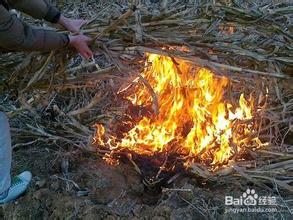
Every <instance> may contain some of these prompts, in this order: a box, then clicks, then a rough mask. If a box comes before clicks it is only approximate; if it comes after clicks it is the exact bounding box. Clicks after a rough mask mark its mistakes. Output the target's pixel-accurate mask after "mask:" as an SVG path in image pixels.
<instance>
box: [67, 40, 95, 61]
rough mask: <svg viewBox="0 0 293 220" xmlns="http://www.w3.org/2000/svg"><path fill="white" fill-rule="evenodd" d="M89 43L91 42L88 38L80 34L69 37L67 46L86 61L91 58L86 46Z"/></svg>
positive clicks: (89, 50)
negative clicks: (72, 48)
mask: <svg viewBox="0 0 293 220" xmlns="http://www.w3.org/2000/svg"><path fill="white" fill-rule="evenodd" d="M90 41H92V39H91V38H90V37H87V36H85V35H82V34H79V35H71V36H69V45H71V46H72V47H74V48H75V49H76V50H77V51H78V52H79V53H80V54H81V55H82V56H83V57H84V58H86V59H89V58H91V57H92V56H93V52H92V51H91V49H90V48H89V46H88V44H89V43H90Z"/></svg>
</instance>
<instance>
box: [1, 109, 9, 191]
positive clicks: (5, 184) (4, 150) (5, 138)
mask: <svg viewBox="0 0 293 220" xmlns="http://www.w3.org/2000/svg"><path fill="white" fill-rule="evenodd" d="M10 168H11V137H10V128H9V123H8V119H7V117H6V115H5V114H4V113H3V112H0V196H1V194H3V193H4V192H5V191H7V190H8V188H9V187H10V184H11V179H10Z"/></svg>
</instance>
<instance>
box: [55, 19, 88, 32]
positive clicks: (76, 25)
mask: <svg viewBox="0 0 293 220" xmlns="http://www.w3.org/2000/svg"><path fill="white" fill-rule="evenodd" d="M88 22H89V21H88V20H84V19H70V18H67V17H64V16H63V15H61V16H60V19H59V21H58V24H60V25H62V26H63V27H64V28H65V29H66V30H68V31H70V32H71V33H79V31H80V29H81V27H82V26H84V25H86V24H87V23H88Z"/></svg>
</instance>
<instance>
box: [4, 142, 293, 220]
mask: <svg viewBox="0 0 293 220" xmlns="http://www.w3.org/2000/svg"><path fill="white" fill-rule="evenodd" d="M60 155H62V157H61V156H60ZM13 159H14V162H13V174H17V173H19V172H21V171H23V170H25V169H27V170H31V171H32V173H33V180H32V183H31V185H30V187H29V189H28V191H27V192H26V194H25V195H23V196H22V197H21V198H20V199H18V200H17V201H15V202H14V203H11V204H8V205H5V206H2V207H1V208H0V219H157V220H158V219H178V220H179V219H180V220H181V219H234V218H238V219H242V218H243V219H246V218H248V217H251V218H253V219H254V218H259V217H264V218H267V217H268V216H267V214H264V215H262V214H258V215H253V214H251V213H250V214H249V215H248V214H231V213H225V205H224V195H229V194H233V195H238V196H239V192H241V191H245V187H243V186H241V185H240V184H239V186H237V184H235V183H234V184H229V183H227V185H223V184H222V183H220V181H219V183H217V182H210V181H207V180H202V179H198V178H197V177H191V176H186V175H182V176H181V177H179V178H177V179H176V181H174V183H172V185H169V186H167V187H170V188H183V189H189V190H190V192H178V191H175V192H174V191H173V192H172V191H169V192H164V193H162V192H159V191H150V190H149V189H147V188H146V187H145V186H144V184H143V181H142V177H141V176H140V175H138V174H137V172H136V171H135V169H134V168H133V166H131V165H130V164H129V163H121V164H120V165H118V166H109V165H108V164H106V163H105V162H104V161H103V160H102V159H101V158H99V157H95V156H92V155H87V154H86V153H80V152H78V151H75V152H68V153H65V154H64V152H62V153H61V152H60V151H58V150H57V151H52V150H51V149H49V148H46V147H44V148H43V149H40V148H29V147H27V148H25V149H24V148H21V149H19V150H17V149H16V150H15V152H14V155H13ZM286 213H287V212H283V213H281V212H278V213H275V214H274V215H273V216H274V217H275V218H283V219H289V216H290V215H289V214H286Z"/></svg>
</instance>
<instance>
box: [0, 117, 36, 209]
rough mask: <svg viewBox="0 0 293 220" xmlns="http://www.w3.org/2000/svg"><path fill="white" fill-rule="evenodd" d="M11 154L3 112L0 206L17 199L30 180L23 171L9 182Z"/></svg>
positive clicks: (0, 146) (27, 172)
mask: <svg viewBox="0 0 293 220" xmlns="http://www.w3.org/2000/svg"><path fill="white" fill-rule="evenodd" d="M11 154H12V149H11V137H10V128H9V123H8V119H7V117H6V115H5V114H4V113H3V112H0V205H1V204H5V203H8V202H11V201H13V200H15V199H17V198H18V197H19V196H20V195H21V194H22V193H24V192H25V190H26V189H27V187H28V185H29V183H30V181H31V179H32V174H31V172H29V171H24V172H22V173H21V174H19V175H17V176H15V177H14V178H13V179H12V180H11V177H10V169H11V157H12V155H11Z"/></svg>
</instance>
